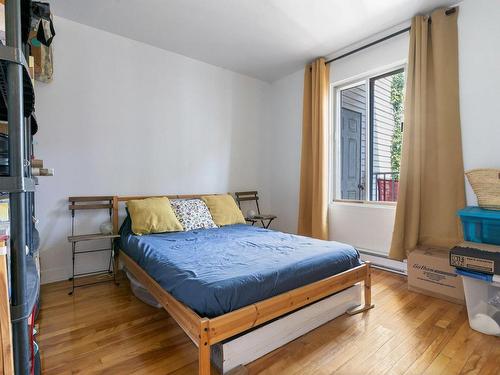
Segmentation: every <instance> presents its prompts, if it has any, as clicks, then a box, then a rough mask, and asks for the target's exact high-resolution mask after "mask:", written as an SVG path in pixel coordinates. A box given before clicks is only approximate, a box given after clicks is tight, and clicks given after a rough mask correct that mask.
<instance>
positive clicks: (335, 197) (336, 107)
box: [328, 60, 407, 207]
mask: <svg viewBox="0 0 500 375" xmlns="http://www.w3.org/2000/svg"><path fill="white" fill-rule="evenodd" d="M398 69H404V73H405V75H406V72H407V66H406V61H405V60H403V61H398V62H396V63H393V64H390V65H386V66H384V67H381V68H378V69H373V70H371V71H368V72H365V73H363V74H359V75H357V76H354V77H351V78H347V79H343V80H340V81H337V82H333V83H330V108H329V109H330V116H329V120H330V137H329V139H330V147H329V152H328V156H329V165H330V189H329V191H330V202H331V203H336V202H341V203H353V204H357V205H359V204H362V205H369V206H371V207H372V206H377V205H378V206H395V205H396V202H384V201H372V200H370V199H365V200H354V199H341V198H340V197H341V192H340V188H341V187H340V181H341V174H340V173H341V157H340V145H341V142H340V122H341V113H340V101H341V99H340V93H341V91H342V90H346V89H349V88H352V87H356V86H359V85H362V84H364V85H365V86H366V92H367V93H368V98H367V101H366V134H367V142H366V143H367V144H366V168H365V174H366V176H365V181H367V183H368V186H367V188H366V189H369V188H371V187H370V181H371V180H370V178H371V176H370V168H369V166H370V165H371V162H372V161H371V150H370V145H371V142H370V140H369V139H368V138H369V137H370V134H371V118H370V97H369V95H370V79H371V78H374V77H377V76H379V75H383V74H386V73H390V72H392V71H395V70H398ZM405 79H406V78H405ZM366 191H367V193H366V195H365V196H366V197H367V198H369V191H368V190H366Z"/></svg>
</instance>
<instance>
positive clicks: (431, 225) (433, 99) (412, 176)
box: [390, 8, 465, 260]
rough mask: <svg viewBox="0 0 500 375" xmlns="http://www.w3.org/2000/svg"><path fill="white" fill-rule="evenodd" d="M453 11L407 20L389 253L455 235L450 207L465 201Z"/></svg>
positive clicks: (399, 255)
mask: <svg viewBox="0 0 500 375" xmlns="http://www.w3.org/2000/svg"><path fill="white" fill-rule="evenodd" d="M457 14H458V8H457V9H455V12H453V13H451V14H449V15H446V13H445V10H444V9H439V10H437V11H435V12H433V13H432V14H431V17H430V19H429V17H423V16H417V17H414V19H413V20H412V26H411V32H410V49H409V55H408V77H407V83H406V97H405V114H404V117H405V126H404V132H403V149H402V157H401V159H402V160H401V176H400V185H399V189H400V190H399V196H398V203H397V209H396V221H395V226H394V233H393V236H392V244H391V250H390V257H391V258H394V259H400V260H401V259H405V258H406V256H407V254H408V253H409V252H411V251H412V250H414V249H415V248H416V247H417V246H419V245H429V246H438V247H449V246H452V245H454V244H456V243H457V242H458V241H459V240H460V239H461V229H460V224H459V221H458V219H457V216H456V211H457V210H458V209H460V208H462V207H464V206H465V191H464V189H465V188H464V167H463V159H462V140H461V134H460V114H459V97H458V40H457Z"/></svg>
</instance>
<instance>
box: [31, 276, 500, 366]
mask: <svg viewBox="0 0 500 375" xmlns="http://www.w3.org/2000/svg"><path fill="white" fill-rule="evenodd" d="M406 288H407V285H406V278H405V277H403V276H399V275H395V274H391V273H388V272H383V271H379V270H374V272H373V302H374V303H375V308H374V309H372V310H369V311H368V312H366V313H364V314H359V315H355V316H346V315H343V316H341V317H339V318H337V319H335V320H334V321H331V322H329V323H327V324H325V325H323V326H321V327H319V328H318V329H316V330H314V331H312V332H310V333H308V334H307V335H305V336H303V337H301V338H298V339H297V340H295V341H293V342H291V343H289V344H288V345H286V346H284V347H282V348H280V349H277V350H275V351H274V352H272V353H270V354H268V355H266V356H265V357H262V358H261V359H259V360H257V361H255V362H253V363H250V364H248V365H247V366H246V369H247V372H248V373H249V374H287V375H288V374H290V375H292V374H296V375H299V374H492V375H493V374H500V338H496V337H492V336H486V335H482V334H480V333H478V332H476V331H473V330H471V329H470V328H469V325H468V322H467V312H466V309H465V306H460V305H456V304H453V303H450V302H446V301H443V300H440V299H436V298H432V297H427V296H424V295H421V294H417V293H413V292H409V291H407V289H406ZM68 290H69V283H67V282H62V283H56V284H50V285H45V286H43V287H42V309H41V313H40V320H39V327H40V334H39V344H40V348H41V349H40V350H41V354H42V368H43V374H47V375H48V374H196V373H197V368H198V364H197V350H196V347H195V346H194V345H193V344H192V343H191V342H190V340H189V339H188V338H187V336H186V335H185V334H184V333H183V332H182V331H181V329H180V328H179V327H178V326H177V325H176V324H175V322H174V321H173V320H172V319H171V318H170V317H169V316H168V314H167V313H166V312H165V311H164V310H162V309H155V308H152V307H149V306H147V305H145V304H144V303H142V302H140V301H139V300H137V299H136V298H135V297H134V296H133V295H132V294H131V292H130V289H129V286H128V282H126V281H124V280H122V281H121V285H120V286H119V287H116V286H114V285H113V284H111V283H108V284H100V285H95V286H92V287H87V288H81V289H77V291H76V293H75V295H74V296H71V297H70V296H68V295H67V292H68ZM212 373H215V371H214V370H213V369H212Z"/></svg>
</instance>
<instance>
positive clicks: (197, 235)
mask: <svg viewBox="0 0 500 375" xmlns="http://www.w3.org/2000/svg"><path fill="white" fill-rule="evenodd" d="M168 197H169V198H197V197H199V196H196V195H189V196H168ZM141 198H147V197H115V198H114V200H113V212H114V215H113V226H114V230H115V232H118V226H119V223H118V210H119V205H120V202H124V201H128V200H132V199H141ZM119 232H120V251H119V258H120V259H121V261H122V262H123V263H124V265H125V267H126V268H127V270H128V271H129V272H131V273H132V274H133V275H134V276H135V277H136V278H137V279H138V280H139V281H140V282H141V283H142V284H143V285H144V286H146V287H147V288H148V290H149V291H150V292H151V294H153V296H155V298H156V299H157V300H158V301H159V302H160V303H161V304H162V306H163V307H164V308H165V309H166V310H167V311H168V312H169V314H170V315H171V316H172V317H173V318H174V319H175V320H176V321H177V323H178V324H179V325H180V326H181V328H182V329H183V330H184V331H185V332H186V334H187V335H188V336H189V337H190V338H191V340H192V341H193V342H194V343H195V344H196V345H197V346H198V348H199V373H200V374H209V373H210V347H211V346H212V345H214V344H216V343H220V342H221V341H223V340H226V339H228V338H230V337H233V336H236V335H238V334H241V333H242V332H245V331H248V330H250V329H252V328H255V327H257V326H259V325H261V324H263V323H266V322H269V321H271V320H273V319H276V318H278V317H280V316H283V315H285V314H288V313H290V312H292V311H294V310H297V309H300V308H302V307H304V306H307V305H310V304H312V303H313V302H316V301H318V300H321V299H323V298H325V297H328V296H330V295H332V294H334V293H337V292H340V291H342V290H345V289H347V288H349V287H351V286H353V285H354V284H356V283H359V282H362V281H363V282H364V285H365V287H364V289H365V293H364V305H362V306H359V307H357V308H354V309H352V310H349V311H348V313H350V314H355V313H359V312H362V311H366V310H368V309H370V308H372V307H373V305H372V304H371V291H370V286H371V281H370V264H369V263H362V262H361V261H360V260H359V254H358V252H357V251H356V250H355V249H354V248H353V247H352V246H349V245H345V244H341V243H337V242H330V241H320V240H315V239H311V238H308V237H302V236H295V235H291V234H285V233H281V232H276V231H272V230H267V229H263V228H257V227H252V226H248V225H243V224H237V225H230V226H227V227H222V228H214V229H202V230H193V231H187V232H177V233H162V234H154V235H144V236H136V235H134V234H133V233H132V231H131V229H130V219H129V218H127V219H126V220H125V221H124V223H123V224H122V226H121V228H120V231H119Z"/></svg>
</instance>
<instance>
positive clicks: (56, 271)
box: [40, 267, 69, 284]
mask: <svg viewBox="0 0 500 375" xmlns="http://www.w3.org/2000/svg"><path fill="white" fill-rule="evenodd" d="M68 277H69V274H68V270H67V269H66V268H64V267H61V268H49V269H47V270H43V269H42V270H41V271H40V282H41V284H50V283H55V282H57V281H64V280H68Z"/></svg>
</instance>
